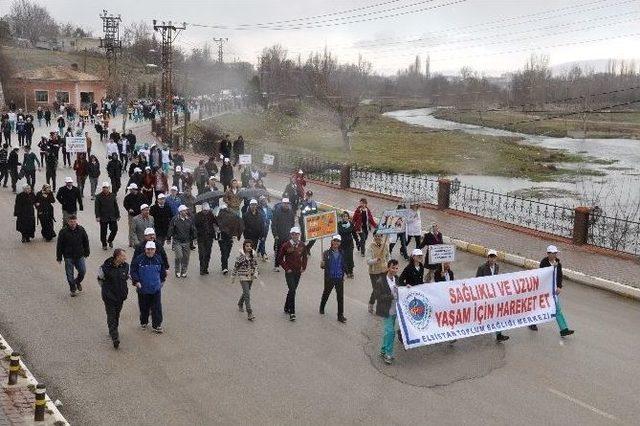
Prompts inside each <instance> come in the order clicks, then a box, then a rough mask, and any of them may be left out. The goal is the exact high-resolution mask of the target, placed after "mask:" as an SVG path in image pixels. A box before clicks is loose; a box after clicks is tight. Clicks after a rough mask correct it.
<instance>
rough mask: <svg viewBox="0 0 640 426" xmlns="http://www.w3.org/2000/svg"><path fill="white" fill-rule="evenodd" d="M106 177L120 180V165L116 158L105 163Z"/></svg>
mask: <svg viewBox="0 0 640 426" xmlns="http://www.w3.org/2000/svg"><path fill="white" fill-rule="evenodd" d="M107 175H108V176H109V177H110V178H111V179H120V177H121V176H122V163H121V162H120V160H118V159H116V158H112V159H111V160H109V162H108V163H107Z"/></svg>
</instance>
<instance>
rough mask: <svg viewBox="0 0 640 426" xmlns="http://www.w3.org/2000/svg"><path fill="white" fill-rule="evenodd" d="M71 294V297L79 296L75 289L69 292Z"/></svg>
mask: <svg viewBox="0 0 640 426" xmlns="http://www.w3.org/2000/svg"><path fill="white" fill-rule="evenodd" d="M69 294H70V295H71V297H76V296H77V294H76V292H75V291H72V292H71V293H69Z"/></svg>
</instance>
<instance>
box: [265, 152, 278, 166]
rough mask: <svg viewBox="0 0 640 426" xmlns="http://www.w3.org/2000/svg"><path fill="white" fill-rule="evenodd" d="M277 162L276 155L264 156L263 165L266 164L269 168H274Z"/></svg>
mask: <svg viewBox="0 0 640 426" xmlns="http://www.w3.org/2000/svg"><path fill="white" fill-rule="evenodd" d="M275 160H276V156H275V155H271V154H264V155H263V156H262V164H266V165H268V166H273V163H274V162H275Z"/></svg>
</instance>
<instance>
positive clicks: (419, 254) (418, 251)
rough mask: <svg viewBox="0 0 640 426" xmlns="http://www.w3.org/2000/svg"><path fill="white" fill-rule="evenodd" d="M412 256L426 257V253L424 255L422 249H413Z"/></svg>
mask: <svg viewBox="0 0 640 426" xmlns="http://www.w3.org/2000/svg"><path fill="white" fill-rule="evenodd" d="M411 256H424V253H422V250H420V249H413V251H412V252H411Z"/></svg>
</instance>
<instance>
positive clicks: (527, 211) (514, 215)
mask: <svg viewBox="0 0 640 426" xmlns="http://www.w3.org/2000/svg"><path fill="white" fill-rule="evenodd" d="M250 152H251V154H252V155H253V156H254V160H253V161H254V162H255V163H258V162H262V156H263V155H264V154H270V152H268V151H267V150H264V149H263V148H259V147H252V148H251V149H250ZM274 156H275V161H274V169H275V170H276V171H281V172H284V173H291V172H292V171H294V170H297V169H302V170H304V172H305V174H306V175H307V177H309V178H310V179H314V180H318V181H321V182H325V183H329V184H333V185H340V186H341V187H342V188H343V189H347V188H353V189H360V190H364V191H369V192H375V193H379V194H385V195H390V196H395V197H399V198H404V199H413V200H419V201H420V202H424V203H430V204H435V205H437V206H438V208H439V209H452V210H457V211H461V212H465V213H470V214H474V215H476V216H480V217H484V218H488V219H493V220H496V221H500V222H505V223H509V224H513V225H517V226H521V227H524V228H528V229H533V230H536V231H541V232H546V233H549V234H553V235H558V236H561V237H565V238H571V239H572V240H573V242H574V243H575V244H585V243H587V244H591V245H594V246H597V247H603V248H607V249H611V250H616V251H620V252H624V253H629V254H633V255H640V222H638V221H632V220H628V219H624V218H617V217H608V216H605V215H602V214H600V213H599V210H598V209H590V208H585V207H576V208H571V207H566V206H560V205H556V204H550V203H544V202H541V201H536V200H530V199H526V198H521V197H516V196H513V195H509V194H503V193H499V192H495V191H487V190H483V189H478V188H473V187H470V186H466V185H461V184H460V182H458V181H457V180H454V181H450V180H447V179H440V180H437V179H434V178H432V177H428V176H424V175H409V174H403V173H393V172H387V171H381V170H374V169H370V168H366V167H361V166H357V165H345V164H338V163H331V162H328V161H325V160H321V159H319V158H317V157H315V156H312V155H310V156H309V157H307V158H303V157H302V156H301V154H298V153H292V152H287V151H284V152H279V153H277V154H274Z"/></svg>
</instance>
